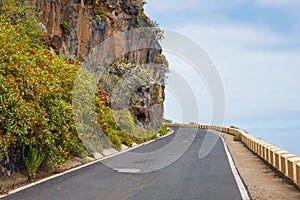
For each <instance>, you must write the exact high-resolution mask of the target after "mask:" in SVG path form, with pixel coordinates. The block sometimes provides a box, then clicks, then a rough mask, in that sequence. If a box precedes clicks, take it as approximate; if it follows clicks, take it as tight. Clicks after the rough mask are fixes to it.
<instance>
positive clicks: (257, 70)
mask: <svg viewBox="0 0 300 200" xmlns="http://www.w3.org/2000/svg"><path fill="white" fill-rule="evenodd" d="M299 10H300V0H230V1H229V0H218V1H216V0H210V1H204V0H185V1H174V0H163V1H150V0H149V1H148V2H147V4H146V5H145V12H146V14H147V15H148V16H149V17H150V18H151V19H152V20H155V21H157V22H158V23H159V25H160V26H161V27H162V28H166V29H170V30H174V31H177V32H178V33H180V34H183V35H185V36H186V37H188V38H190V39H191V40H193V41H194V42H195V43H197V44H198V45H200V46H201V48H203V49H204V50H205V52H206V53H207V55H208V56H209V58H210V59H211V60H212V62H213V63H214V64H215V67H216V68H217V71H218V73H219V75H220V77H221V79H222V82H223V86H224V92H225V97H226V100H225V110H226V112H225V120H224V123H223V125H225V126H230V125H235V126H238V127H240V128H242V129H245V130H246V131H248V132H249V133H251V134H252V135H254V136H256V137H258V138H261V139H263V140H265V141H267V142H270V143H272V144H274V145H277V146H279V147H281V148H284V149H287V150H289V151H291V152H292V153H295V154H297V155H300V145H299V144H300V80H299V78H298V76H299V75H300V12H299ZM191 51H192V50H191ZM165 54H166V56H167V58H168V60H169V63H170V69H171V72H170V74H169V79H170V80H171V79H172V77H173V78H174V77H176V75H175V74H180V76H181V77H182V78H183V79H185V80H186V81H187V82H188V84H189V85H190V87H191V88H192V90H193V91H194V95H195V96H197V106H198V108H197V109H198V110H199V113H200V114H199V115H200V116H190V117H183V115H182V112H184V111H182V108H183V107H186V106H189V107H191V109H193V107H194V106H195V105H194V104H193V105H192V103H187V104H188V105H182V102H188V99H189V98H190V97H189V96H186V97H180V98H187V101H183V100H181V99H180V98H178V95H176V93H178V91H179V90H184V89H183V88H177V89H176V88H175V89H174V88H171V89H168V88H167V89H166V102H165V118H168V119H171V120H173V121H176V122H184V123H188V122H190V121H194V122H198V123H202V124H203V123H204V124H205V123H210V121H211V117H212V109H213V105H212V102H211V96H210V92H209V89H207V87H206V86H205V81H204V80H203V77H202V78H201V77H200V76H196V77H195V73H193V71H192V67H190V64H189V63H188V62H187V61H186V60H183V59H182V58H180V57H179V56H177V55H174V54H172V53H170V52H165ZM193 76H194V77H193ZM167 86H168V83H167Z"/></svg>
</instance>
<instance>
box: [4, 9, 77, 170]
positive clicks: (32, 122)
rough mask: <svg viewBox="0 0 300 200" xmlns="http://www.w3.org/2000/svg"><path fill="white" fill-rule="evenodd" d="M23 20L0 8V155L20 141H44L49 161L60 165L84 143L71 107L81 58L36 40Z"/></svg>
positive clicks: (43, 144)
mask: <svg viewBox="0 0 300 200" xmlns="http://www.w3.org/2000/svg"><path fill="white" fill-rule="evenodd" d="M24 26H26V24H15V25H14V24H12V23H11V21H10V20H8V19H7V17H6V16H5V15H2V13H1V15H0V44H1V48H0V93H1V96H0V135H1V137H0V159H1V158H3V156H5V155H6V154H7V148H8V147H9V145H10V144H12V143H18V144H21V145H23V146H30V145H32V146H39V147H40V148H41V149H42V150H43V151H44V152H45V155H46V158H47V160H48V163H49V164H51V165H57V164H58V165H59V164H62V163H63V162H64V161H65V160H66V159H67V158H68V156H69V155H70V154H71V153H73V152H76V151H78V149H77V148H79V145H80V142H79V139H78V136H77V134H76V130H75V127H74V123H73V118H72V109H71V100H72V93H71V92H72V87H73V81H74V79H75V77H76V74H77V70H78V64H69V63H68V62H66V61H65V60H64V59H63V58H61V57H57V56H53V55H52V54H51V53H50V52H49V51H48V50H47V49H45V48H43V47H41V46H38V45H37V43H33V41H32V35H30V34H26V32H30V30H27V27H24ZM20 30H21V31H20ZM22 30H24V32H23V31H22ZM25 30H27V31H25ZM35 31H36V30H32V32H35Z"/></svg>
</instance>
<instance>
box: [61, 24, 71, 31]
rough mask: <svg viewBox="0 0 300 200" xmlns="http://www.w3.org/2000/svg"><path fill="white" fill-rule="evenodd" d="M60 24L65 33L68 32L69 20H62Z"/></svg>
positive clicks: (69, 28)
mask: <svg viewBox="0 0 300 200" xmlns="http://www.w3.org/2000/svg"><path fill="white" fill-rule="evenodd" d="M60 26H61V28H62V30H63V31H64V32H66V33H70V30H71V27H70V24H69V22H66V21H62V22H61V23H60Z"/></svg>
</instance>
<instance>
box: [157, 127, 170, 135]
mask: <svg viewBox="0 0 300 200" xmlns="http://www.w3.org/2000/svg"><path fill="white" fill-rule="evenodd" d="M158 132H159V133H160V135H166V134H167V133H168V129H167V127H166V125H163V126H162V127H161V128H160V129H159V131H158Z"/></svg>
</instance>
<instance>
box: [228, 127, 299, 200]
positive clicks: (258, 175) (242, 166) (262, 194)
mask: <svg viewBox="0 0 300 200" xmlns="http://www.w3.org/2000/svg"><path fill="white" fill-rule="evenodd" d="M222 136H223V138H224V140H225V143H226V145H227V147H228V149H229V151H230V153H231V155H232V158H233V160H234V162H235V165H236V167H237V169H238V171H239V173H240V175H241V177H242V178H243V180H244V182H245V184H246V186H247V187H248V190H249V192H250V194H251V196H252V198H253V199H254V200H274V199H275V200H276V199H278V200H285V199H286V200H300V190H298V189H296V188H295V187H294V186H293V185H291V184H289V183H288V182H287V181H286V180H285V179H283V178H281V177H280V176H278V173H277V172H275V171H273V170H272V169H271V167H269V166H268V165H266V164H265V163H264V162H263V161H262V160H261V159H260V158H259V157H258V156H256V155H255V154H254V153H252V152H251V151H250V150H249V149H248V148H247V147H245V146H244V145H243V144H242V143H241V142H236V141H233V136H232V135H229V134H226V133H223V134H222Z"/></svg>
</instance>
